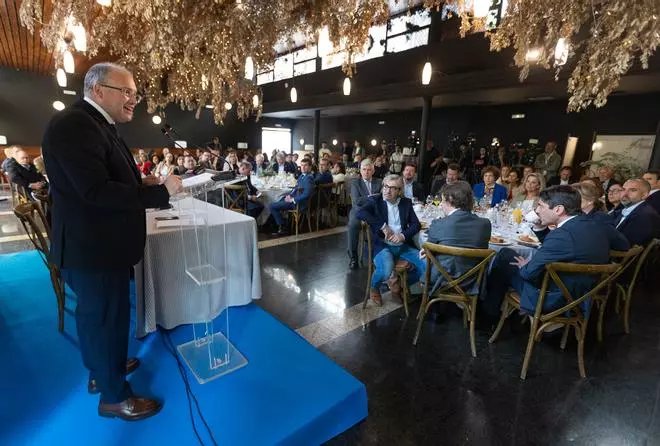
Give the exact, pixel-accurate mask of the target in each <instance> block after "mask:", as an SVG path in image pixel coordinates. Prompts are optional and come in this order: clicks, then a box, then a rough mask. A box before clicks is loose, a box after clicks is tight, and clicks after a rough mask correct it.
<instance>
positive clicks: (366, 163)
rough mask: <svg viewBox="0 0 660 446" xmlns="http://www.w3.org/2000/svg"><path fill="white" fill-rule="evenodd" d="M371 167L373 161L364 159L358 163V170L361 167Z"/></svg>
mask: <svg viewBox="0 0 660 446" xmlns="http://www.w3.org/2000/svg"><path fill="white" fill-rule="evenodd" d="M373 165H374V163H373V161H371V160H370V159H369V158H366V159H363V160H362V162H361V163H360V169H362V168H363V167H369V166H373ZM395 176H396V175H395Z"/></svg>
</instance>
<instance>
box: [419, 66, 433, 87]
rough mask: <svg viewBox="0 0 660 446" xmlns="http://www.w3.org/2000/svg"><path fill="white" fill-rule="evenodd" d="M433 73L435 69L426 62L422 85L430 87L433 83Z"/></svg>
mask: <svg viewBox="0 0 660 446" xmlns="http://www.w3.org/2000/svg"><path fill="white" fill-rule="evenodd" d="M432 73H433V67H432V66H431V62H426V63H425V64H424V68H423V69H422V85H428V84H430V83H431V74H432Z"/></svg>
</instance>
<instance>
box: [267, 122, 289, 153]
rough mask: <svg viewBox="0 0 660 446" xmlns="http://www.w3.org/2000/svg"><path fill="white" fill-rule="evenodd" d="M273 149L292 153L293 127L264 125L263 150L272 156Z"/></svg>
mask: <svg viewBox="0 0 660 446" xmlns="http://www.w3.org/2000/svg"><path fill="white" fill-rule="evenodd" d="M273 150H277V151H279V152H285V153H291V129H284V128H272V127H262V129H261V151H262V152H264V153H266V154H268V156H270V154H271V153H272V152H273Z"/></svg>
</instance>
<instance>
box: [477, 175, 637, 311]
mask: <svg viewBox="0 0 660 446" xmlns="http://www.w3.org/2000/svg"><path fill="white" fill-rule="evenodd" d="M580 208H581V198H580V193H579V192H578V191H577V190H575V189H573V188H572V187H570V186H553V187H550V188H548V189H545V190H544V191H542V192H541V196H540V199H539V203H538V205H537V206H536V213H537V214H538V215H539V217H540V220H541V224H542V225H544V226H549V225H556V227H557V228H556V229H554V230H552V231H549V232H548V233H547V235H545V237H544V238H543V237H541V238H543V244H542V245H541V247H540V248H539V249H538V251H537V252H536V253H535V254H534V255H533V256H532V257H531V258H528V259H525V258H522V257H519V256H517V255H516V253H515V252H514V251H513V250H511V249H507V248H504V249H502V250H501V251H500V252H499V253H498V255H497V257H496V258H495V262H494V265H493V267H492V269H491V271H490V273H489V276H488V293H487V296H486V299H485V302H484V304H483V305H482V310H483V311H484V312H486V313H487V314H488V315H489V316H493V317H495V316H496V315H497V313H499V309H500V306H501V303H502V299H503V298H504V293H505V292H506V290H507V289H508V287H513V288H514V289H515V290H516V291H517V292H518V293H519V294H520V306H521V308H522V310H523V311H524V312H526V313H529V314H533V313H534V311H535V309H536V303H537V302H538V299H539V292H540V290H539V289H540V287H541V282H542V280H543V276H544V274H545V266H546V265H548V264H550V263H553V262H568V263H581V264H605V263H607V262H608V261H609V253H610V249H613V248H616V249H617V250H623V251H625V250H627V249H628V248H629V246H617V247H611V246H610V242H609V239H608V237H607V234H606V232H605V226H604V225H603V224H602V223H599V222H597V221H594V220H592V219H589V218H588V217H587V216H585V215H582V214H581V212H580V210H581V209H580ZM538 229H539V230H541V229H543V228H542V227H538ZM539 234H543V232H542V231H539ZM560 277H561V278H562V280H563V282H564V284H565V285H566V287H567V288H568V290H569V291H570V292H571V295H572V296H581V295H582V294H584V293H585V292H587V291H588V290H589V289H590V288H591V287H593V286H594V284H595V283H596V281H597V280H598V279H597V278H596V277H593V276H590V275H576V274H566V275H562V274H560ZM564 302H565V300H564V297H563V296H562V294H561V291H560V290H559V289H558V288H557V286H556V285H555V284H554V282H552V283H551V285H550V289H549V291H548V293H547V294H546V297H545V301H544V305H543V311H546V312H547V311H552V310H555V309H557V308H560V307H561V306H562V305H563V304H564Z"/></svg>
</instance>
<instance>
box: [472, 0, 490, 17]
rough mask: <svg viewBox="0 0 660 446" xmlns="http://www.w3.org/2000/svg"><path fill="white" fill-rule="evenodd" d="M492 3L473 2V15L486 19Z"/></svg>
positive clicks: (487, 0) (485, 1) (488, 0)
mask: <svg viewBox="0 0 660 446" xmlns="http://www.w3.org/2000/svg"><path fill="white" fill-rule="evenodd" d="M491 3H492V1H491V0H472V15H473V16H475V17H486V16H487V15H488V10H489V9H490V5H491Z"/></svg>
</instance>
